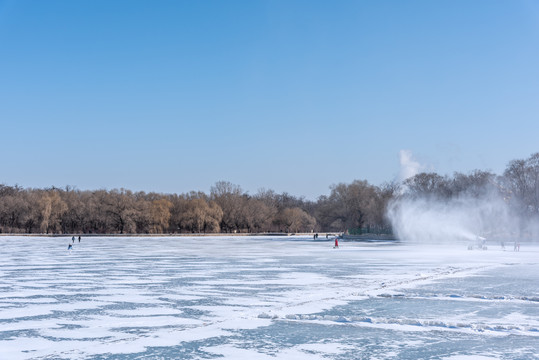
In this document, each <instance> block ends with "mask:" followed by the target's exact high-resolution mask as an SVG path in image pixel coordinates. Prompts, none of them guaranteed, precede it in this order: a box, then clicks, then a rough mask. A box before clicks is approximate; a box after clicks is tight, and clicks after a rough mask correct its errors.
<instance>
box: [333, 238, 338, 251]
mask: <svg viewBox="0 0 539 360" xmlns="http://www.w3.org/2000/svg"><path fill="white" fill-rule="evenodd" d="M333 248H334V249H338V248H339V238H335V246H334V247H333Z"/></svg>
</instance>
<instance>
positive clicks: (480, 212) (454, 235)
mask: <svg viewBox="0 0 539 360" xmlns="http://www.w3.org/2000/svg"><path fill="white" fill-rule="evenodd" d="M400 163H401V178H402V179H403V180H405V179H407V178H409V177H412V176H414V175H416V174H418V173H419V172H420V171H421V170H422V169H424V168H425V167H424V166H422V165H421V164H419V163H418V162H417V161H415V160H414V159H413V156H412V153H411V151H409V150H401V151H400ZM405 190H406V189H403V192H405ZM387 217H388V218H389V220H390V221H391V224H392V226H393V231H394V232H395V234H396V235H397V236H398V237H399V239H401V240H403V241H413V242H427V243H439V242H448V241H449V242H454V241H476V240H481V239H482V238H483V237H486V238H488V239H496V238H502V237H507V235H508V230H509V229H512V228H514V224H512V223H513V221H512V218H511V216H510V215H509V210H508V208H507V204H506V203H505V202H504V200H503V198H502V197H501V196H500V195H499V194H498V193H497V192H496V191H495V189H485V191H484V192H483V193H482V194H481V195H477V194H475V195H474V196H471V195H467V194H464V195H461V196H458V197H453V198H443V199H442V198H439V197H433V196H425V197H414V196H408V195H406V194H404V193H403V194H401V196H399V197H397V198H396V199H395V200H394V201H393V202H392V203H390V204H389V206H388V211H387Z"/></svg>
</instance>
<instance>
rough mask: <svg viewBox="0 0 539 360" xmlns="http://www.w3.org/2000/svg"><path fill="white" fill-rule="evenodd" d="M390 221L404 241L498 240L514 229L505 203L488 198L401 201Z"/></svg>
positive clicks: (391, 209)
mask: <svg viewBox="0 0 539 360" xmlns="http://www.w3.org/2000/svg"><path fill="white" fill-rule="evenodd" d="M388 217H389V219H390V220H391V223H392V225H393V229H394V231H395V232H396V234H397V236H398V237H399V238H400V239H401V240H405V241H406V240H408V241H417V242H430V243H436V242H447V241H459V240H467V241H474V240H477V239H478V238H479V236H481V237H485V238H487V239H495V238H500V237H502V236H504V235H506V234H507V231H508V229H510V228H511V225H510V223H511V217H510V216H509V214H508V209H507V206H506V204H505V203H504V202H503V199H501V198H499V197H496V196H486V195H485V196H483V197H481V198H472V197H459V198H457V199H448V200H441V199H435V198H405V197H402V198H400V199H398V200H396V201H394V202H393V203H392V204H390V206H389V210H388Z"/></svg>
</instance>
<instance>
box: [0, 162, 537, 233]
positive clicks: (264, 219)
mask: <svg viewBox="0 0 539 360" xmlns="http://www.w3.org/2000/svg"><path fill="white" fill-rule="evenodd" d="M330 190H331V191H330V194H329V196H320V197H319V198H318V200H317V201H309V200H306V199H305V198H303V197H295V196H292V195H290V194H288V193H282V194H278V193H276V192H274V191H272V190H260V191H259V192H258V193H256V194H254V195H249V194H248V193H246V192H244V191H243V190H242V189H241V187H240V186H239V185H235V184H232V183H230V182H225V181H220V182H217V183H216V184H215V185H214V186H213V187H212V188H211V191H210V193H209V194H206V193H203V192H190V193H184V194H160V193H153V192H150V193H145V192H132V191H130V190H125V189H114V190H95V191H81V190H77V189H76V188H72V187H69V186H68V187H65V188H56V187H51V188H45V189H25V188H21V187H19V186H17V185H15V186H8V185H0V232H2V233H33V234H39V233H40V234H134V233H137V234H164V233H218V232H223V233H238V232H241V233H244V232H248V233H264V232H288V233H292V232H293V233H299V232H345V231H350V232H356V233H357V232H371V233H382V232H383V233H389V232H391V225H390V222H389V220H388V218H387V217H386V210H387V208H388V205H389V204H390V203H391V202H392V201H395V200H397V199H399V198H402V197H431V198H432V197H434V198H437V199H441V200H444V199H451V198H455V197H459V196H471V197H477V198H480V197H482V196H484V195H485V194H486V193H487V192H488V193H493V192H494V193H496V194H497V195H500V196H502V197H503V199H504V200H505V201H506V203H507V204H508V206H509V207H510V208H511V209H512V211H515V212H516V213H518V215H519V216H523V217H525V218H527V219H528V220H533V219H539V217H538V216H539V153H536V154H533V155H531V156H530V157H529V158H528V159H524V160H513V161H511V162H509V164H508V165H507V168H506V169H505V171H504V173H503V174H502V175H496V174H493V173H491V172H489V171H482V170H475V171H472V172H470V173H468V174H463V173H458V172H457V173H454V174H453V175H452V176H442V175H439V174H436V173H433V172H428V173H425V172H424V173H420V174H417V175H415V176H413V177H411V178H408V179H406V180H405V181H403V182H390V183H385V184H383V185H381V186H375V185H372V184H369V183H368V182H367V181H364V180H355V181H353V182H352V183H350V184H344V183H340V184H337V185H333V186H331V187H330Z"/></svg>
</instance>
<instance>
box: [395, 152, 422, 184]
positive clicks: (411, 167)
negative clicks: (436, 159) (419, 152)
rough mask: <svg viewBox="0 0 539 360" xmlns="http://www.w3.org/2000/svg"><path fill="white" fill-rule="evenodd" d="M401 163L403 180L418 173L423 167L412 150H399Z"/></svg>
mask: <svg viewBox="0 0 539 360" xmlns="http://www.w3.org/2000/svg"><path fill="white" fill-rule="evenodd" d="M399 157H400V163H401V174H400V176H401V180H406V179H408V178H411V177H413V176H415V175H417V174H418V173H419V172H420V171H421V170H422V169H423V167H422V166H421V164H419V163H418V162H417V161H415V160H414V159H413V157H412V152H411V151H410V150H401V151H400V152H399Z"/></svg>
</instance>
